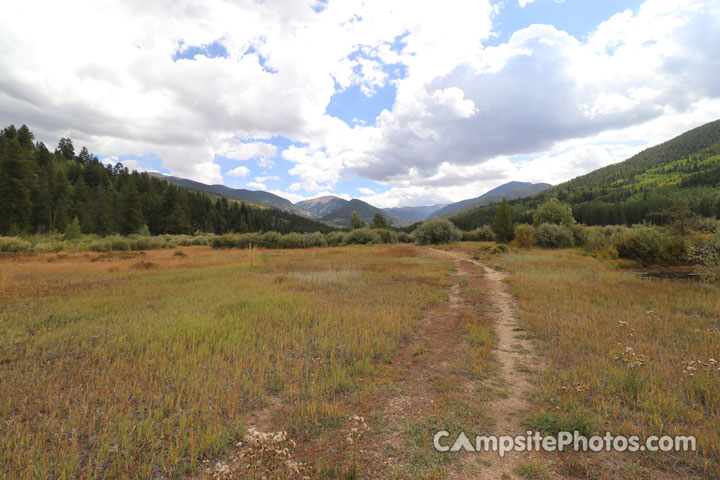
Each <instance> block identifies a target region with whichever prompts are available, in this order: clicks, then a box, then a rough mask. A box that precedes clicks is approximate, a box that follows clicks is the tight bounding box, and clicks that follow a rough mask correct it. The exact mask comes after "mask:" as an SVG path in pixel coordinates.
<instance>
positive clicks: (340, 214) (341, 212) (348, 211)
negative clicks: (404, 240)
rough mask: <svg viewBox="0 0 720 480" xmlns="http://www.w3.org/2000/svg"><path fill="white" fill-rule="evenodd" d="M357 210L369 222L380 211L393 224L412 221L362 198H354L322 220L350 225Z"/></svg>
mask: <svg viewBox="0 0 720 480" xmlns="http://www.w3.org/2000/svg"><path fill="white" fill-rule="evenodd" d="M353 211H356V212H358V214H359V215H360V216H361V217H362V218H363V220H365V221H366V222H367V223H368V224H369V223H370V222H372V219H373V217H374V216H375V214H376V213H379V214H380V215H382V216H383V217H385V218H387V219H388V220H390V221H391V222H392V224H393V225H396V226H402V225H407V224H409V223H412V222H411V221H408V220H406V219H402V218H400V217H398V216H396V215H392V214H389V213H387V212H384V211H382V210H381V209H379V208H377V207H373V206H372V205H370V204H369V203H366V202H363V201H362V200H357V199H353V200H350V201H348V202H346V203H345V204H344V205H342V206H341V207H340V208H338V209H336V210H334V211H332V212H330V213H328V214H326V215H324V216H323V217H322V218H321V220H322V221H325V222H331V223H334V224H337V225H342V226H348V225H350V215H352V212H353Z"/></svg>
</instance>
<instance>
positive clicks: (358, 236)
mask: <svg viewBox="0 0 720 480" xmlns="http://www.w3.org/2000/svg"><path fill="white" fill-rule="evenodd" d="M376 243H382V238H380V235H378V234H377V233H375V231H373V230H369V229H367V228H358V229H355V230H353V231H352V232H350V233H348V234H347V235H346V236H345V240H344V241H343V245H371V244H376Z"/></svg>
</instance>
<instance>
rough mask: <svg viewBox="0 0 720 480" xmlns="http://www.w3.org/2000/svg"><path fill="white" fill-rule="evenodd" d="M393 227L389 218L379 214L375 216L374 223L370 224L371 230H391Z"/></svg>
mask: <svg viewBox="0 0 720 480" xmlns="http://www.w3.org/2000/svg"><path fill="white" fill-rule="evenodd" d="M391 226H392V224H391V223H390V221H389V220H388V219H387V218H385V217H383V216H382V215H380V214H379V213H376V214H375V216H374V217H373V221H372V223H371V224H370V228H385V229H389V228H391Z"/></svg>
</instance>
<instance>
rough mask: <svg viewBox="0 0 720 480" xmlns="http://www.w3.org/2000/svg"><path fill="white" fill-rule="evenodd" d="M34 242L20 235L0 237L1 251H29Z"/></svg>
mask: <svg viewBox="0 0 720 480" xmlns="http://www.w3.org/2000/svg"><path fill="white" fill-rule="evenodd" d="M30 251H32V243H30V242H26V241H25V240H23V239H21V238H18V237H0V253H29V252H30Z"/></svg>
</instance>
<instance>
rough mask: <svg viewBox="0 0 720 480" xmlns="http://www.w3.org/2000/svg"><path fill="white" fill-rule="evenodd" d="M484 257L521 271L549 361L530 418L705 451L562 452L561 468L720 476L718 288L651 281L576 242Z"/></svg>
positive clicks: (546, 425) (549, 426)
mask: <svg viewBox="0 0 720 480" xmlns="http://www.w3.org/2000/svg"><path fill="white" fill-rule="evenodd" d="M463 248H464V249H466V250H468V251H473V250H475V247H472V246H469V245H464V246H463ZM485 259H486V260H485V261H487V262H488V263H489V264H493V265H497V268H502V269H505V270H508V271H509V272H511V273H512V275H511V277H510V280H509V281H510V283H511V285H512V288H513V292H514V295H515V297H516V299H517V300H518V302H519V304H520V307H521V309H522V312H521V324H523V325H524V326H525V327H526V328H527V330H528V333H529V334H530V335H531V336H532V337H533V338H535V339H537V341H538V345H539V347H540V348H541V349H542V350H543V351H544V352H545V353H546V356H547V357H548V359H549V364H550V367H549V368H548V369H547V371H546V372H545V374H544V376H543V378H542V381H541V383H540V385H539V387H538V390H537V398H536V406H537V409H536V412H535V413H534V415H533V416H531V417H530V418H529V419H528V426H529V427H532V428H533V429H540V430H545V431H548V432H551V433H555V432H556V431H557V430H559V429H570V430H574V429H578V430H580V431H586V432H596V433H597V432H601V433H602V434H604V432H605V431H607V430H609V431H611V432H613V433H614V434H617V435H640V436H641V437H645V436H648V435H695V436H696V437H697V442H698V450H699V452H698V454H650V453H645V454H638V455H635V456H630V455H628V454H624V455H616V456H614V457H612V456H610V457H608V456H603V455H597V454H567V455H563V456H559V457H558V461H559V465H558V469H559V471H560V473H561V474H562V475H563V476H577V477H579V478H643V476H644V474H643V472H645V471H646V468H657V467H661V468H662V469H663V470H667V471H669V472H677V473H678V474H679V475H680V476H682V477H685V478H687V477H686V476H688V477H690V476H692V477H702V478H720V365H718V363H717V361H718V358H719V357H720V287H718V286H717V285H705V284H701V283H695V282H688V281H672V280H657V279H643V278H640V277H638V276H636V275H633V274H631V273H628V272H624V271H619V270H617V269H614V268H611V267H610V266H608V265H606V264H604V263H602V262H600V261H598V260H596V259H594V258H591V257H588V256H584V255H581V254H579V253H576V252H574V251H549V250H526V251H516V252H513V253H510V254H507V255H501V256H493V257H485Z"/></svg>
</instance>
